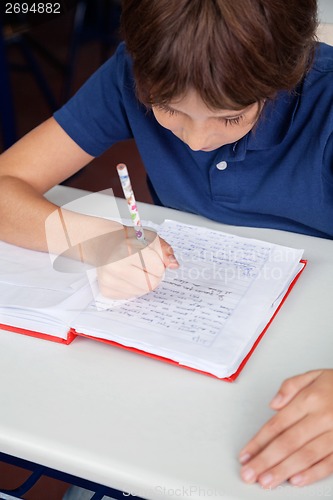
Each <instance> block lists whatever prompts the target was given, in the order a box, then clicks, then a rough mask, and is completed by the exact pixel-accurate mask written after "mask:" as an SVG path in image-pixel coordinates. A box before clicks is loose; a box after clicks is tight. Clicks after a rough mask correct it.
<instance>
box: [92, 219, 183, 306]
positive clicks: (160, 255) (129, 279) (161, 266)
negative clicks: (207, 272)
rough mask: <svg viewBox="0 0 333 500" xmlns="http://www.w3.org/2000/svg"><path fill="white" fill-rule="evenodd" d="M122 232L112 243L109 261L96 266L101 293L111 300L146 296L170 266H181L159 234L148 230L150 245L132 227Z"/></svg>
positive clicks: (146, 233) (147, 237)
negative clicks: (141, 239) (143, 242)
mask: <svg viewBox="0 0 333 500" xmlns="http://www.w3.org/2000/svg"><path fill="white" fill-rule="evenodd" d="M122 234H123V236H120V238H119V235H118V241H117V242H114V244H113V250H112V252H111V259H110V262H109V263H107V264H105V265H102V266H99V267H98V268H97V278H98V284H99V289H100V292H101V293H102V295H104V296H105V297H108V298H111V299H129V298H132V297H139V296H141V295H144V294H146V293H148V292H150V291H151V290H154V289H155V288H156V287H157V286H158V285H159V283H160V282H161V280H162V279H163V276H164V273H165V269H166V268H167V267H170V268H177V267H178V262H177V260H176V257H175V256H174V253H173V250H172V248H171V247H170V245H168V243H167V242H166V241H165V240H163V239H162V238H159V236H158V235H157V234H156V233H154V232H152V231H147V230H145V237H146V240H147V243H148V244H147V246H143V244H142V243H141V242H139V241H138V240H137V239H136V237H135V235H134V231H133V229H132V228H127V227H125V228H124V232H122Z"/></svg>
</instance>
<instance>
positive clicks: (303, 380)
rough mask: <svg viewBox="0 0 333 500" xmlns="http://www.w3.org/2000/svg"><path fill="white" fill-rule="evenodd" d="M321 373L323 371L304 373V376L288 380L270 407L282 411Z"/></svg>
mask: <svg viewBox="0 0 333 500" xmlns="http://www.w3.org/2000/svg"><path fill="white" fill-rule="evenodd" d="M321 373H322V370H313V371H310V372H306V373H303V374H302V375H296V376H295V377H291V378H288V379H287V380H285V381H284V382H283V383H282V385H281V387H280V389H279V391H278V393H277V394H276V395H275V396H274V398H273V399H272V401H271V403H270V407H271V408H272V409H273V410H280V409H281V408H283V407H284V406H286V405H287V404H288V403H289V402H290V401H291V400H292V399H293V398H294V397H295V396H296V395H297V394H298V393H299V392H300V391H301V390H302V389H304V388H305V387H307V386H308V385H310V384H311V383H312V382H313V381H314V380H315V379H316V378H318V377H319V375H320V374H321Z"/></svg>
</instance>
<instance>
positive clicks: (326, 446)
mask: <svg viewBox="0 0 333 500" xmlns="http://www.w3.org/2000/svg"><path fill="white" fill-rule="evenodd" d="M312 425H313V422H312ZM332 439H333V433H332V432H327V433H324V434H322V435H320V436H318V437H316V438H315V439H313V440H311V441H309V442H307V443H306V444H305V445H304V446H301V448H300V449H298V450H297V451H295V452H293V453H290V448H289V449H286V450H285V453H283V451H282V446H283V445H282V441H281V443H280V444H279V445H277V446H278V448H279V451H280V452H281V453H280V461H279V463H277V464H276V465H272V466H268V464H269V459H268V460H267V456H269V454H270V453H273V454H271V455H270V456H271V457H272V456H275V458H277V455H276V454H275V450H274V449H273V448H272V449H271V450H268V449H267V453H266V457H264V455H263V456H261V457H260V458H259V463H255V462H256V460H254V461H253V463H250V464H248V465H247V466H246V468H244V469H243V471H242V477H243V479H245V477H244V476H245V475H246V478H247V479H246V482H248V483H254V482H258V483H259V484H260V485H261V486H262V487H264V488H275V487H276V486H278V485H279V484H281V483H283V482H285V481H287V480H289V482H290V483H291V484H293V485H295V486H296V485H297V486H305V485H306V484H310V483H312V482H315V481H318V480H319V479H322V478H324V477H326V476H328V475H329V474H332V472H333V453H330V452H329V451H330V450H332ZM289 453H290V454H289ZM274 454H275V455H274ZM284 455H285V456H284ZM274 461H275V460H274ZM257 462H258V461H257Z"/></svg>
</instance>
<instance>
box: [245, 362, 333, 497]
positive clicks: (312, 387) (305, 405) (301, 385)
mask: <svg viewBox="0 0 333 500" xmlns="http://www.w3.org/2000/svg"><path fill="white" fill-rule="evenodd" d="M270 406H271V408H273V409H274V410H277V413H276V415H274V417H272V418H271V419H270V420H269V421H268V422H267V423H266V424H265V425H264V426H263V427H262V428H261V430H260V431H259V432H258V433H257V434H256V436H255V437H254V438H253V439H252V440H251V441H250V442H249V443H248V444H247V445H246V446H245V447H244V448H243V450H242V451H241V453H240V462H241V463H242V464H244V466H243V467H242V470H241V476H242V478H243V480H244V481H246V482H247V483H255V482H259V483H260V485H261V486H263V487H264V488H274V487H276V486H278V485H279V484H280V483H282V482H284V481H286V480H289V482H290V483H291V484H293V485H297V486H304V485H307V484H311V483H313V482H315V481H318V480H319V479H322V478H324V477H326V476H329V475H330V474H332V473H333V370H316V371H311V372H307V373H304V374H303V375H298V376H296V377H292V378H290V379H288V380H286V381H285V382H284V383H283V384H282V386H281V388H280V390H279V392H278V393H277V395H276V396H275V397H274V399H273V400H272V401H271V405H270Z"/></svg>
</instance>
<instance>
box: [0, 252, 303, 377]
mask: <svg viewBox="0 0 333 500" xmlns="http://www.w3.org/2000/svg"><path fill="white" fill-rule="evenodd" d="M301 263H302V264H303V267H302V268H301V269H300V270H299V272H298V273H297V275H296V276H295V278H294V279H293V281H292V282H291V283H290V285H289V287H288V289H287V291H286V293H285V295H284V296H283V298H282V300H281V302H280V304H279V305H278V307H277V309H276V310H275V312H274V314H273V315H272V317H271V318H270V320H269V321H268V323H267V325H266V326H265V328H264V329H263V331H262V332H261V333H260V335H259V336H258V337H257V339H256V341H255V342H254V344H253V346H252V348H251V350H250V351H249V352H248V354H247V355H246V356H245V358H244V359H243V361H242V362H241V363H240V365H239V367H238V368H237V370H236V371H235V373H233V374H232V375H230V376H229V377H226V378H219V377H217V376H216V375H213V374H211V373H209V372H205V371H201V370H198V369H196V368H191V367H189V366H186V365H182V364H179V363H178V362H177V361H173V360H172V359H169V358H165V357H163V356H158V355H156V354H151V353H149V352H146V351H142V350H140V349H136V348H134V347H128V346H125V345H123V344H119V343H118V342H114V341H112V340H106V339H101V338H98V337H93V336H90V335H88V334H85V333H81V332H77V331H75V330H74V329H73V328H71V329H70V330H69V332H68V335H67V338H66V339H63V338H59V337H56V336H54V335H46V334H44V333H39V332H34V331H31V330H25V329H23V328H17V327H15V326H12V325H3V324H1V323H0V328H2V329H4V330H9V331H12V332H15V333H20V334H23V335H29V336H30V337H38V338H41V339H44V340H50V341H52V342H58V343H61V344H66V345H68V344H70V343H71V342H72V341H73V340H74V339H75V338H76V337H77V336H80V337H86V338H89V339H92V340H97V341H98V342H103V343H105V344H109V345H112V346H116V347H120V348H122V349H126V350H127V351H131V352H134V353H137V354H141V355H144V356H147V357H150V358H153V359H157V360H159V361H164V362H166V363H170V364H172V365H176V366H180V367H181V368H186V369H187V370H191V371H194V372H198V373H202V374H204V375H208V376H210V377H213V378H217V379H219V380H225V381H227V382H233V381H234V380H236V378H237V377H238V376H239V374H240V372H241V371H242V370H243V368H244V366H245V365H246V363H247V362H248V360H249V358H250V357H251V355H252V354H253V352H254V350H255V348H256V347H257V345H258V344H259V342H260V340H261V339H262V337H263V336H264V334H265V333H266V331H267V330H268V328H269V326H270V324H271V323H272V321H273V319H274V318H275V316H276V315H277V313H278V312H279V310H280V308H281V307H282V304H284V302H285V300H286V299H287V297H288V295H289V294H290V292H291V290H292V289H293V287H294V286H295V284H296V282H297V280H298V278H299V277H300V275H301V274H302V272H303V271H304V269H305V266H306V264H307V261H306V260H303V259H302V260H301Z"/></svg>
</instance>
